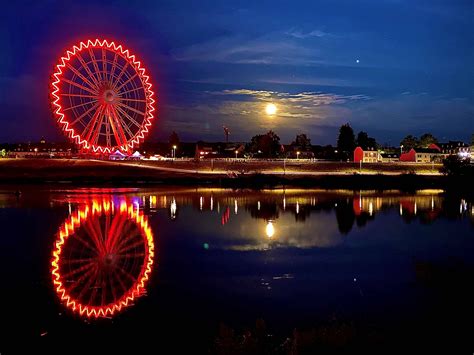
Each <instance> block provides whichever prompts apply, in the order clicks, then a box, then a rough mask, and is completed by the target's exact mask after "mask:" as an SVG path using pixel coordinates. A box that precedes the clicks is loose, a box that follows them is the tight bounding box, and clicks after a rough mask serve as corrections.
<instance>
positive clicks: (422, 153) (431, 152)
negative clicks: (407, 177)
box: [400, 148, 444, 163]
mask: <svg viewBox="0 0 474 355" xmlns="http://www.w3.org/2000/svg"><path fill="white" fill-rule="evenodd" d="M443 158H444V154H443V153H441V152H440V151H439V150H438V149H434V148H412V149H410V151H409V152H407V153H402V155H400V161H402V162H412V163H432V162H435V163H437V162H441V161H442V160H443Z"/></svg>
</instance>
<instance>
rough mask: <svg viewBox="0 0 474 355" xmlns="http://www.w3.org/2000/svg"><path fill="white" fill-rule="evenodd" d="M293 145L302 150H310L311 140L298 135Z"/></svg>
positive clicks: (303, 135)
mask: <svg viewBox="0 0 474 355" xmlns="http://www.w3.org/2000/svg"><path fill="white" fill-rule="evenodd" d="M291 145H293V146H296V147H298V148H299V149H301V150H310V149H311V139H309V138H308V137H307V136H306V134H304V133H302V134H298V135H297V136H296V138H295V140H294V141H293V142H292V143H291Z"/></svg>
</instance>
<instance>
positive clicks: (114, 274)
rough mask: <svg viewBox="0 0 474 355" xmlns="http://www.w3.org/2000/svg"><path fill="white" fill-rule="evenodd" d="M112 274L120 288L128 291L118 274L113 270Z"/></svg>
mask: <svg viewBox="0 0 474 355" xmlns="http://www.w3.org/2000/svg"><path fill="white" fill-rule="evenodd" d="M112 275H113V276H114V277H115V279H116V280H117V281H118V283H119V285H120V287H121V288H122V290H123V291H125V292H126V291H128V288H127V286H126V285H125V284H124V282H123V280H122V278H121V277H120V276H119V275H118V273H116V272H114V273H112Z"/></svg>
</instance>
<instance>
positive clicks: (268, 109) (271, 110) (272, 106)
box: [265, 104, 277, 116]
mask: <svg viewBox="0 0 474 355" xmlns="http://www.w3.org/2000/svg"><path fill="white" fill-rule="evenodd" d="M265 112H266V113H267V115H270V116H272V115H274V114H275V113H276V112H277V107H276V106H275V104H267V106H266V107H265Z"/></svg>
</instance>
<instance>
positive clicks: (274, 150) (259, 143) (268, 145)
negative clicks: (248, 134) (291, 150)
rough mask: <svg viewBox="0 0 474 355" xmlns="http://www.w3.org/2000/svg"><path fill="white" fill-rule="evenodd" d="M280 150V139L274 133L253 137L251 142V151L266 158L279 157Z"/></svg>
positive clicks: (269, 132)
mask: <svg viewBox="0 0 474 355" xmlns="http://www.w3.org/2000/svg"><path fill="white" fill-rule="evenodd" d="M280 148H281V145H280V137H278V135H277V134H276V133H275V132H273V131H268V132H267V133H265V134H258V135H256V136H253V137H252V140H251V141H250V151H251V152H252V153H261V154H262V155H263V156H265V157H271V156H275V155H278V154H279V153H280Z"/></svg>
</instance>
